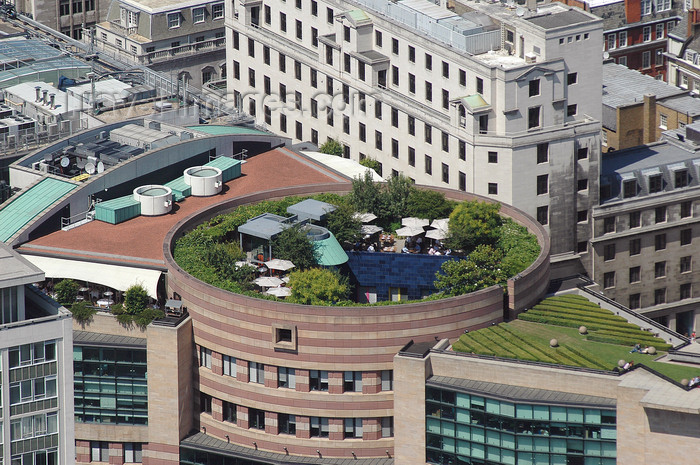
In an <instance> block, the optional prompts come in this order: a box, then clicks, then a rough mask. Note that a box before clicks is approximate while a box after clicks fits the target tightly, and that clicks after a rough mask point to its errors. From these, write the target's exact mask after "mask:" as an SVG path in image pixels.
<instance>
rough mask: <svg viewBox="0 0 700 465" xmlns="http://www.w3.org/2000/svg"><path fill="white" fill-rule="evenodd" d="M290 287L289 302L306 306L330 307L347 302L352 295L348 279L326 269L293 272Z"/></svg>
mask: <svg viewBox="0 0 700 465" xmlns="http://www.w3.org/2000/svg"><path fill="white" fill-rule="evenodd" d="M289 287H290V288H291V289H292V295H291V296H290V297H289V298H288V299H287V300H288V301H290V302H294V303H298V304H304V305H329V304H332V303H334V302H337V301H342V300H346V299H347V298H348V294H349V293H350V287H349V285H348V280H347V278H345V277H344V276H341V275H340V273H338V272H336V271H330V270H327V269H325V268H310V269H308V270H305V271H293V272H292V273H290V275H289Z"/></svg>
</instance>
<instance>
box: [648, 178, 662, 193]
mask: <svg viewBox="0 0 700 465" xmlns="http://www.w3.org/2000/svg"><path fill="white" fill-rule="evenodd" d="M662 188H663V176H662V175H660V174H657V175H654V176H649V193H651V194H653V193H655V192H661V189H662Z"/></svg>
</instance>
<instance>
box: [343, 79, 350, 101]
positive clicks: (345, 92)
mask: <svg viewBox="0 0 700 465" xmlns="http://www.w3.org/2000/svg"><path fill="white" fill-rule="evenodd" d="M342 92H343V103H345V104H346V105H349V104H350V86H349V85H347V84H343V90H342Z"/></svg>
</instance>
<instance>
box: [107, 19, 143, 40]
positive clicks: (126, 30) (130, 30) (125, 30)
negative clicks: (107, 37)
mask: <svg viewBox="0 0 700 465" xmlns="http://www.w3.org/2000/svg"><path fill="white" fill-rule="evenodd" d="M109 29H110V30H111V31H114V33H115V34H120V35H122V36H124V37H126V36H128V35H130V34H136V31H137V29H138V26H136V25H134V26H128V27H125V26H122V24H121V21H110V22H109Z"/></svg>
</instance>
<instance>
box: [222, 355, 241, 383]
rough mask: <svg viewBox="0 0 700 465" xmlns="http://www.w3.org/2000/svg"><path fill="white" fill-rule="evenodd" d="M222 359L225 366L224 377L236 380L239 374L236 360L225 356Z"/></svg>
mask: <svg viewBox="0 0 700 465" xmlns="http://www.w3.org/2000/svg"><path fill="white" fill-rule="evenodd" d="M221 358H222V362H223V365H224V376H232V377H234V378H235V377H236V376H237V374H238V368H237V366H236V358H235V357H230V356H228V355H224V356H222V357H221Z"/></svg>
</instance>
